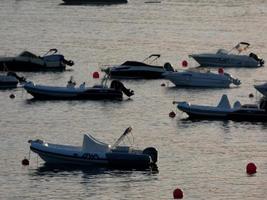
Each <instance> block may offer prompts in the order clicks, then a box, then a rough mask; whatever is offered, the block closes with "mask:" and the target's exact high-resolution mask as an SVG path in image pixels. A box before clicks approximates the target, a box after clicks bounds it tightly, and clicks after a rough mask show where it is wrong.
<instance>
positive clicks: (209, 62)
mask: <svg viewBox="0 0 267 200" xmlns="http://www.w3.org/2000/svg"><path fill="white" fill-rule="evenodd" d="M249 46H250V44H249V43H247V42H240V43H238V44H237V45H236V46H235V47H234V48H232V49H231V50H230V51H227V50H224V49H219V50H218V51H217V52H216V53H201V54H192V55H189V57H192V58H194V59H195V60H196V61H197V62H198V63H199V64H200V66H203V67H237V68H239V67H261V66H263V65H264V60H263V59H261V58H259V57H258V56H257V55H256V54H254V53H250V54H249V55H245V54H240V53H241V52H244V51H246V50H247V49H248V48H249ZM233 50H236V51H237V53H232V51H233Z"/></svg>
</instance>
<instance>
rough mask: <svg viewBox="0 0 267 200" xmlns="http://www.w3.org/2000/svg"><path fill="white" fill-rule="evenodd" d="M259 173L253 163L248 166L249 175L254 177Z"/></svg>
mask: <svg viewBox="0 0 267 200" xmlns="http://www.w3.org/2000/svg"><path fill="white" fill-rule="evenodd" d="M256 172H257V166H256V165H255V164H254V163H253V162H251V163H248V164H247V174H249V175H252V174H255V173H256Z"/></svg>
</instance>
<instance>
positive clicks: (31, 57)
mask: <svg viewBox="0 0 267 200" xmlns="http://www.w3.org/2000/svg"><path fill="white" fill-rule="evenodd" d="M73 64H74V62H73V61H72V60H66V59H65V58H64V56H63V55H62V54H57V49H50V50H49V51H48V52H47V53H45V54H44V55H43V56H37V55H35V54H33V53H31V52H29V51H23V52H22V53H20V54H19V55H18V56H15V57H0V71H23V72H39V71H63V70H65V69H66V66H67V65H68V66H72V65H73Z"/></svg>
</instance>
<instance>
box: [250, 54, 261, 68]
mask: <svg viewBox="0 0 267 200" xmlns="http://www.w3.org/2000/svg"><path fill="white" fill-rule="evenodd" d="M249 57H251V58H253V59H254V60H256V61H257V62H258V63H259V64H260V66H263V65H264V60H263V59H261V58H260V57H259V56H258V55H256V54H255V53H252V52H251V53H250V54H249Z"/></svg>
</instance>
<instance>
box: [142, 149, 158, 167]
mask: <svg viewBox="0 0 267 200" xmlns="http://www.w3.org/2000/svg"><path fill="white" fill-rule="evenodd" d="M143 154H147V155H149V156H150V157H151V159H152V162H153V163H154V164H155V163H156V162H157V161H158V151H157V150H156V149H155V148H154V147H148V148H146V149H144V151H143Z"/></svg>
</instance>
